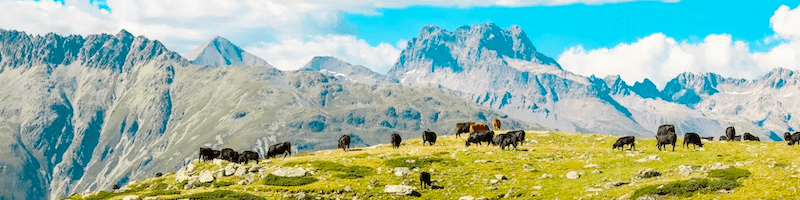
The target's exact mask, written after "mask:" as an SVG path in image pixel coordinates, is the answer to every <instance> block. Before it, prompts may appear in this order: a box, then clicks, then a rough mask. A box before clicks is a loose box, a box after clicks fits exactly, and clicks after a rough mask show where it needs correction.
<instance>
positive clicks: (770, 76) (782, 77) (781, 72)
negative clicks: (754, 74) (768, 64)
mask: <svg viewBox="0 0 800 200" xmlns="http://www.w3.org/2000/svg"><path fill="white" fill-rule="evenodd" d="M797 74H798V71H794V70H791V69H786V68H782V67H778V68H775V69H772V70H770V72H769V73H767V74H765V75H764V76H763V77H761V79H759V80H758V81H759V82H763V83H765V84H767V85H768V86H770V87H772V88H782V87H783V86H785V85H787V84H790V85H796V84H798V83H800V76H797Z"/></svg>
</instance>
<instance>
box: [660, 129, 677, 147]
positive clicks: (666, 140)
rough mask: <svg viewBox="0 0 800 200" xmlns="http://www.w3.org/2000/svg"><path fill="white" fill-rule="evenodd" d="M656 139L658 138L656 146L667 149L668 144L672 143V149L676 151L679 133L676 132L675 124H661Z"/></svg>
mask: <svg viewBox="0 0 800 200" xmlns="http://www.w3.org/2000/svg"><path fill="white" fill-rule="evenodd" d="M656 139H657V140H658V144H656V146H657V147H658V150H659V151H661V147H664V150H666V149H667V148H666V146H667V145H670V144H671V145H672V151H675V142H676V141H678V135H677V134H675V126H674V125H672V124H664V125H661V126H659V127H658V132H657V133H656Z"/></svg>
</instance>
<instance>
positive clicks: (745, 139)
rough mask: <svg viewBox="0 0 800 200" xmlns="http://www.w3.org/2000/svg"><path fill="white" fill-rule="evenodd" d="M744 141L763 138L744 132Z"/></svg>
mask: <svg viewBox="0 0 800 200" xmlns="http://www.w3.org/2000/svg"><path fill="white" fill-rule="evenodd" d="M744 141H761V139H759V138H758V137H756V136H754V135H751V134H750V133H744Z"/></svg>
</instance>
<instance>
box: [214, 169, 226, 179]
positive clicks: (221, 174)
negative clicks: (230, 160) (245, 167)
mask: <svg viewBox="0 0 800 200" xmlns="http://www.w3.org/2000/svg"><path fill="white" fill-rule="evenodd" d="M224 176H225V169H217V171H214V179H220V178H222V177H224Z"/></svg>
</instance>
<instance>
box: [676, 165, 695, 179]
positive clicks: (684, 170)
mask: <svg viewBox="0 0 800 200" xmlns="http://www.w3.org/2000/svg"><path fill="white" fill-rule="evenodd" d="M675 170H677V171H678V173H679V174H681V175H683V176H689V175H692V173H693V172H694V167H692V166H691V165H681V166H678V168H677V169H675Z"/></svg>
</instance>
